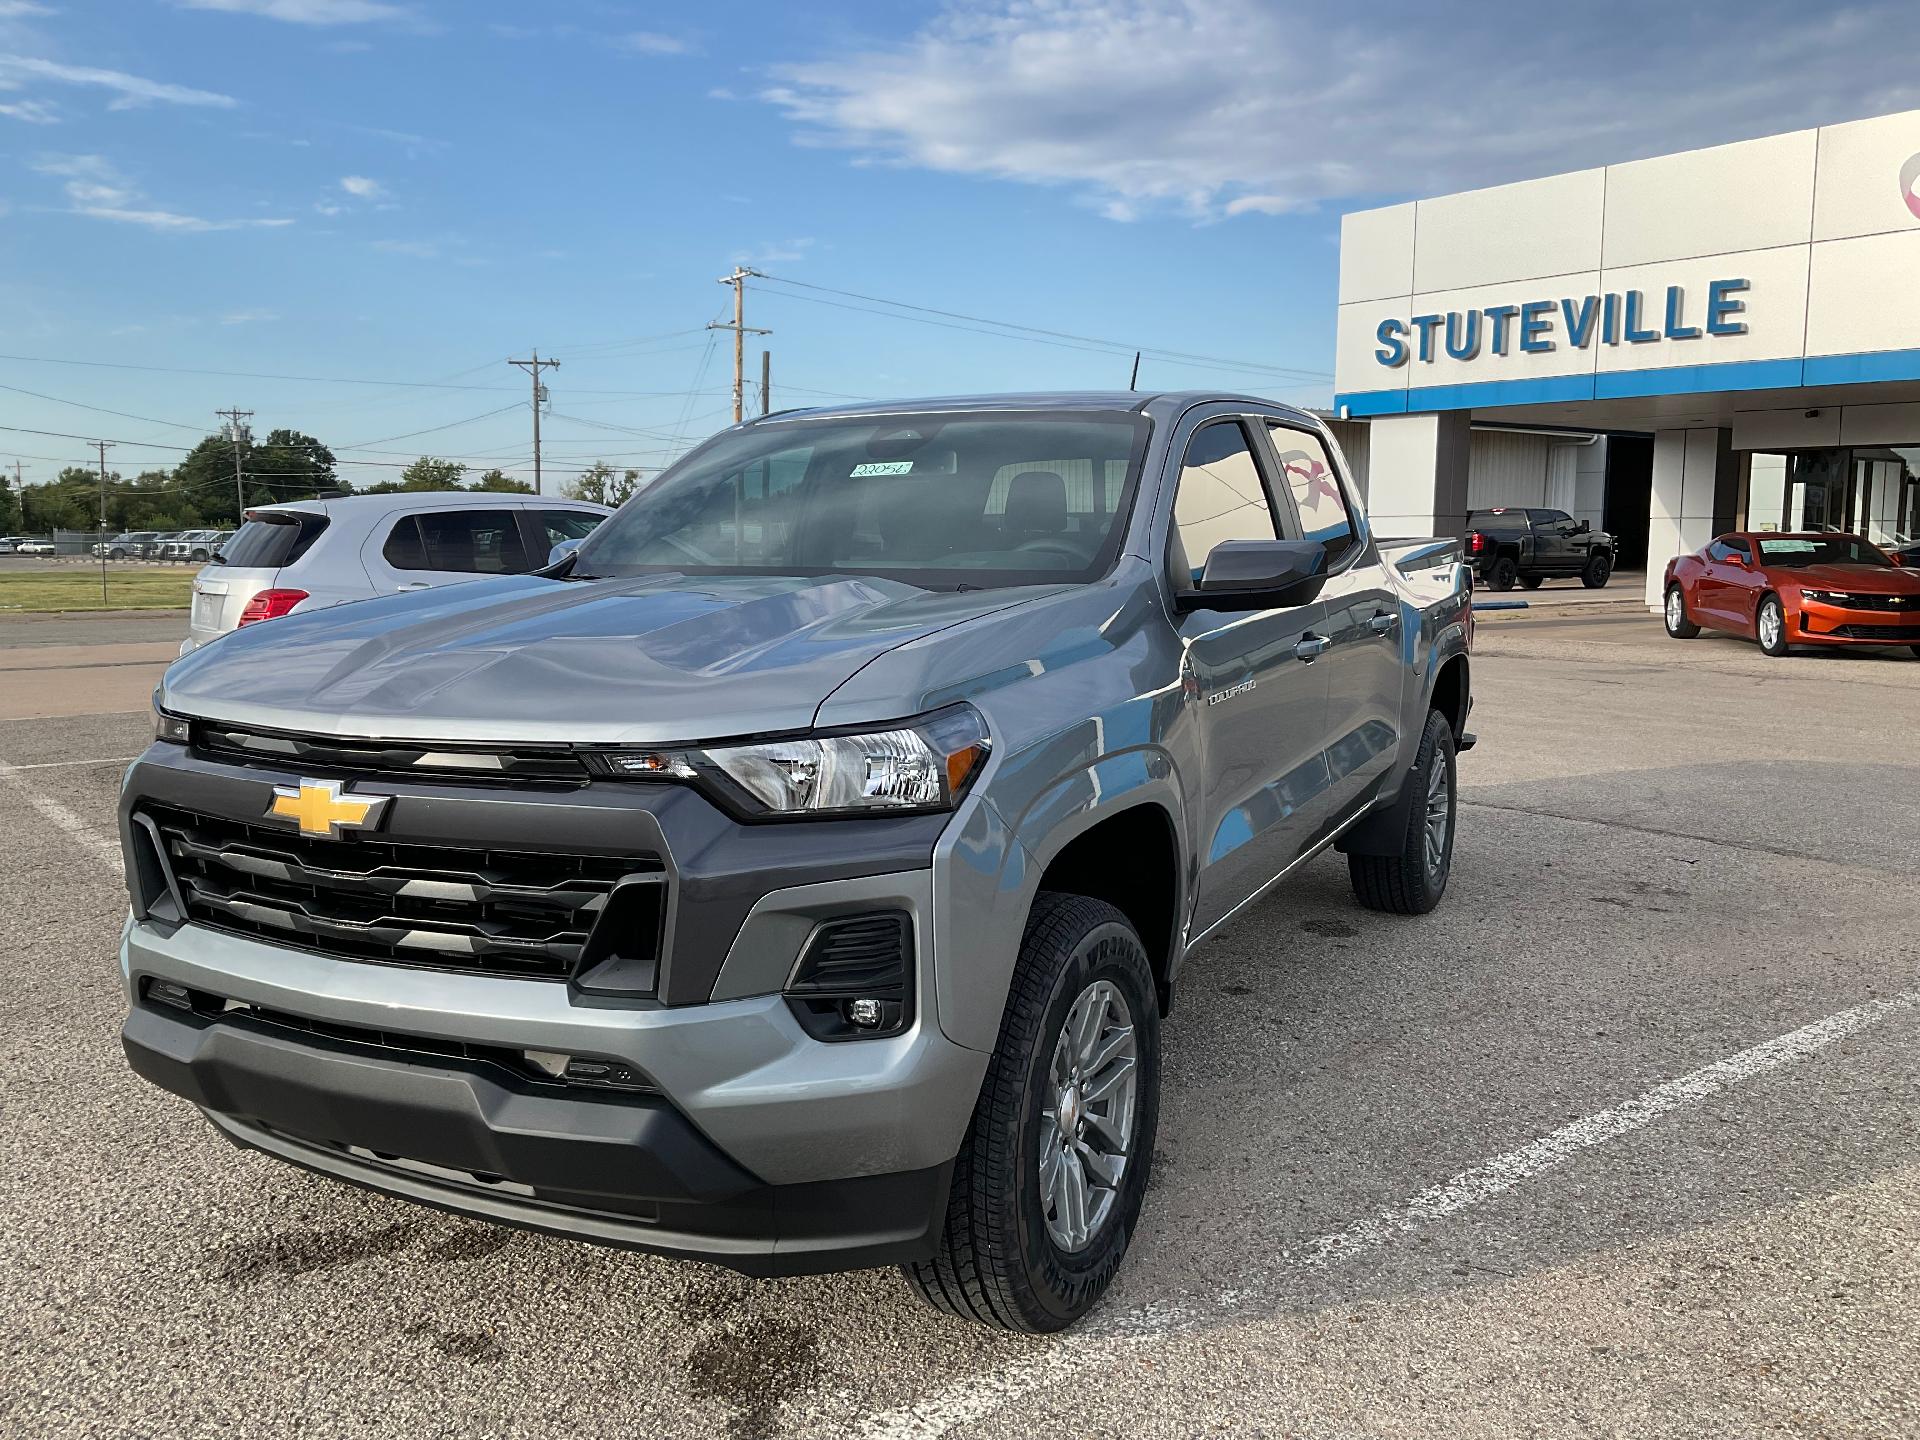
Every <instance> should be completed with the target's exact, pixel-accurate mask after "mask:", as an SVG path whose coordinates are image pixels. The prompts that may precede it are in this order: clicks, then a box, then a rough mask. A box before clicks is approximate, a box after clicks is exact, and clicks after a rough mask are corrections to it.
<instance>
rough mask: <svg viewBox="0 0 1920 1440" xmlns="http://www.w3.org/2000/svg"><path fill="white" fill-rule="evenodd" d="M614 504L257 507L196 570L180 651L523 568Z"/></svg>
mask: <svg viewBox="0 0 1920 1440" xmlns="http://www.w3.org/2000/svg"><path fill="white" fill-rule="evenodd" d="M612 513H613V512H612V511H611V510H609V509H608V508H607V507H606V506H604V505H595V504H593V503H592V502H591V501H586V500H562V499H544V498H542V497H540V496H537V495H515V494H458V493H453V492H437V491H421V492H418V493H408V494H400V495H355V496H350V497H347V498H345V499H338V500H297V501H291V502H289V503H287V504H284V505H262V506H258V507H256V508H255V509H252V510H249V511H247V514H246V523H245V524H244V525H242V526H241V527H240V529H239V530H238V531H236V532H235V533H234V535H233V537H232V538H231V539H230V540H228V541H227V542H226V543H225V544H223V545H222V546H221V547H220V550H219V553H218V554H217V555H215V556H214V557H213V559H212V561H211V563H210V564H208V565H207V567H206V568H205V569H204V570H202V571H201V572H200V573H199V574H198V575H196V576H195V577H194V581H193V609H192V611H191V613H190V616H189V619H188V628H187V639H186V643H185V644H184V645H182V646H181V647H180V653H181V654H182V655H185V654H188V653H190V652H191V651H194V650H197V649H198V648H199V647H200V646H202V645H205V644H206V643H207V642H208V641H210V640H217V639H219V638H220V637H221V636H222V635H224V634H226V633H227V632H228V631H229V630H237V629H239V628H240V627H241V626H243V625H252V624H254V623H255V622H256V621H260V620H277V619H279V618H280V617H281V616H283V615H288V614H291V613H293V612H294V611H296V610H298V611H299V612H301V613H302V614H305V613H306V612H308V611H311V610H319V609H322V608H324V607H325V606H328V605H338V604H341V603H342V602H343V601H347V600H366V599H370V598H371V597H373V596H375V595H399V594H404V593H406V592H408V591H412V590H426V589H430V588H432V587H433V586H435V585H451V584H455V583H458V582H459V581H463V580H474V579H478V578H479V577H481V576H483V575H523V574H525V573H526V572H527V571H529V570H536V569H538V568H540V567H541V566H543V565H545V564H546V563H547V562H548V560H549V558H550V557H551V555H552V553H553V550H554V547H555V546H557V545H559V544H561V543H562V542H564V541H577V540H580V539H583V538H584V537H585V536H587V535H589V534H591V533H592V531H593V527H594V526H596V525H598V524H599V523H600V522H601V521H602V520H604V519H605V518H606V517H607V516H608V515H610V514H612Z"/></svg>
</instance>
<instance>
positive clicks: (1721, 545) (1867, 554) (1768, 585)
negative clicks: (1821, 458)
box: [1666, 532, 1920, 655]
mask: <svg viewBox="0 0 1920 1440" xmlns="http://www.w3.org/2000/svg"><path fill="white" fill-rule="evenodd" d="M1666 618H1667V633H1668V634H1669V635H1671V636H1673V637H1674V639H1676V640H1691V639H1692V638H1693V637H1694V636H1696V635H1698V634H1699V633H1700V632H1701V630H1702V629H1708V630H1724V631H1726V632H1727V633H1728V634H1731V635H1742V636H1750V637H1751V638H1753V639H1755V640H1758V641H1759V642H1760V648H1761V649H1762V650H1764V651H1766V652H1767V654H1769V655H1784V654H1786V653H1787V650H1788V648H1789V647H1790V646H1793V645H1905V646H1908V647H1910V648H1911V649H1912V650H1913V653H1914V654H1915V655H1920V570H1915V569H1908V568H1906V567H1904V566H1901V565H1899V564H1897V563H1896V562H1895V561H1894V560H1893V559H1892V557H1890V556H1889V555H1888V554H1887V553H1886V552H1885V551H1884V550H1881V549H1880V548H1879V547H1878V546H1876V545H1872V544H1869V543H1868V542H1867V541H1865V540H1862V539H1861V538H1860V537H1859V536H1858V535H1836V534H1830V533H1824V532H1823V533H1816V534H1804V535H1775V534H1770V533H1753V532H1742V533H1737V534H1732V535H1722V536H1720V537H1719V538H1718V539H1716V540H1714V541H1713V542H1712V543H1711V544H1709V545H1708V546H1707V547H1706V548H1705V549H1703V550H1696V551H1695V552H1694V553H1693V554H1691V555H1681V556H1678V557H1676V558H1675V559H1672V560H1669V561H1668V562H1667V580H1666Z"/></svg>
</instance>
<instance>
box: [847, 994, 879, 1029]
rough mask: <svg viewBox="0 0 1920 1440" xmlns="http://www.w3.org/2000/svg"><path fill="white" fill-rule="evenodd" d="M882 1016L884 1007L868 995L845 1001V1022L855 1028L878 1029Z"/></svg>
mask: <svg viewBox="0 0 1920 1440" xmlns="http://www.w3.org/2000/svg"><path fill="white" fill-rule="evenodd" d="M884 1018H885V1011H884V1008H883V1007H882V1006H881V1004H880V1002H879V1001H878V1000H875V999H873V998H872V997H870V996H862V997H861V998H859V999H858V1000H849V1001H847V1023H848V1024H849V1025H852V1026H854V1027H855V1028H856V1029H860V1030H878V1029H879V1028H880V1022H881V1020H882V1019H884Z"/></svg>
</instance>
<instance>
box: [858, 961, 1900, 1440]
mask: <svg viewBox="0 0 1920 1440" xmlns="http://www.w3.org/2000/svg"><path fill="white" fill-rule="evenodd" d="M1916 1006H1920V991H1906V992H1903V993H1901V994H1898V995H1892V996H1889V997H1887V998H1885V999H1881V1000H1871V1001H1868V1002H1867V1003H1866V1004H1864V1005H1856V1006H1855V1007H1853V1008H1852V1009H1850V1010H1842V1011H1840V1012H1839V1013H1838V1014H1835V1015H1829V1016H1827V1017H1826V1018H1825V1019H1824V1020H1816V1021H1814V1022H1813V1023H1812V1024H1810V1025H1803V1026H1801V1027H1800V1028H1799V1029H1798V1030H1790V1031H1788V1032H1787V1033H1786V1034H1784V1035H1779V1036H1776V1037H1775V1038H1774V1039H1772V1040H1767V1041H1764V1042H1762V1043H1761V1044H1759V1045H1755V1046H1753V1047H1752V1048H1750V1049H1747V1050H1742V1051H1740V1052H1739V1053H1738V1054H1737V1055H1730V1056H1728V1057H1727V1058H1726V1059H1724V1060H1717V1061H1715V1062H1714V1063H1713V1064H1711V1065H1707V1066H1703V1067H1702V1068H1700V1069H1698V1070H1695V1071H1692V1072H1691V1073H1689V1074H1686V1075H1682V1076H1680V1077H1679V1078H1678V1079H1677V1080H1669V1081H1667V1082H1666V1083H1665V1084H1664V1085H1656V1086H1655V1087H1654V1088H1653V1089H1651V1090H1648V1091H1646V1092H1645V1093H1643V1094H1640V1095H1637V1096H1635V1097H1634V1098H1633V1099H1631V1100H1627V1101H1624V1102H1623V1103H1621V1104H1619V1105H1614V1106H1611V1107H1610V1108H1608V1109H1606V1110H1602V1111H1599V1112H1598V1113H1597V1114H1593V1115H1589V1116H1586V1117H1585V1118H1584V1119H1580V1120H1575V1121H1573V1122H1572V1123H1571V1124H1568V1125H1562V1126H1561V1127H1560V1128H1559V1129H1557V1130H1554V1131H1551V1132H1549V1133H1548V1134H1546V1135H1543V1136H1541V1137H1540V1138H1539V1139H1538V1140H1535V1141H1533V1142H1532V1143H1531V1144H1527V1145H1523V1146H1521V1147H1520V1148H1519V1149H1517V1150H1509V1151H1507V1152H1506V1153H1505V1154H1504V1155H1496V1156H1494V1157H1493V1158H1492V1159H1491V1160H1487V1161H1485V1162H1483V1163H1481V1164H1479V1165H1476V1166H1474V1167H1473V1168H1472V1169H1471V1170H1465V1171H1462V1172H1461V1173H1460V1174H1458V1175H1456V1176H1454V1177H1453V1178H1452V1179H1451V1180H1446V1181H1443V1182H1442V1183H1440V1184H1438V1185H1434V1186H1430V1187H1429V1188H1427V1189H1425V1190H1422V1191H1420V1192H1419V1193H1418V1194H1416V1195H1414V1196H1412V1197H1411V1198H1410V1199H1408V1200H1406V1201H1405V1202H1404V1203H1402V1204H1400V1205H1396V1206H1394V1207H1393V1208H1392V1209H1389V1210H1383V1211H1381V1212H1380V1213H1379V1214H1377V1215H1374V1216H1371V1217H1369V1218H1368V1219H1365V1220H1360V1221H1356V1222H1355V1223H1354V1224H1352V1225H1349V1226H1348V1227H1347V1228H1346V1229H1344V1230H1340V1231H1337V1232H1335V1233H1333V1234H1330V1235H1322V1236H1320V1237H1319V1238H1318V1239H1316V1240H1313V1241H1310V1242H1309V1243H1308V1244H1306V1245H1305V1246H1303V1247H1301V1248H1300V1249H1298V1250H1291V1251H1287V1252H1284V1253H1283V1254H1282V1256H1281V1260H1280V1267H1279V1268H1278V1269H1277V1270H1276V1271H1274V1272H1270V1273H1269V1274H1268V1275H1265V1276H1254V1277H1251V1278H1250V1279H1249V1281H1248V1283H1247V1284H1246V1285H1244V1286H1240V1287H1236V1288H1234V1289H1230V1290H1225V1291H1222V1292H1221V1293H1220V1294H1218V1295H1216V1296H1215V1297H1213V1299H1212V1300H1211V1301H1209V1302H1207V1303H1205V1304H1174V1305H1165V1306H1142V1307H1139V1308H1136V1309H1133V1310H1128V1311H1125V1312H1123V1313H1121V1314H1119V1315H1115V1316H1111V1317H1102V1318H1100V1319H1098V1320H1096V1321H1094V1322H1093V1323H1091V1324H1089V1325H1087V1326H1084V1327H1082V1328H1081V1329H1079V1330H1076V1331H1074V1332H1073V1333H1072V1334H1070V1335H1067V1336H1065V1337H1064V1338H1062V1339H1060V1340H1057V1341H1054V1342H1052V1344H1051V1346H1050V1348H1048V1349H1047V1350H1044V1351H1041V1352H1038V1353H1036V1354H1034V1355H1032V1356H1031V1357H1029V1358H1027V1359H1024V1360H1022V1361H1020V1362H1018V1363H1017V1364H1014V1365H1011V1366H1009V1367H1007V1368H1006V1369H1003V1370H1000V1371H998V1372H996V1373H992V1374H987V1375H977V1376H972V1377H969V1378H967V1379H965V1380H960V1381H956V1382H954V1383H953V1384H951V1385H948V1386H946V1387H945V1388H943V1389H941V1390H937V1391H935V1392H934V1393H933V1394H931V1395H928V1396H926V1397H925V1398H923V1399H921V1400H918V1401H916V1402H915V1403H913V1404H911V1405H902V1406H898V1407H896V1408H894V1409H890V1410H883V1411H879V1412H876V1413H875V1414H873V1415H870V1416H868V1417H867V1418H866V1420H865V1421H863V1422H862V1423H861V1424H860V1425H859V1426H858V1428H857V1429H855V1430H854V1431H853V1432H852V1433H853V1434H855V1435H858V1436H860V1437H862V1440H939V1437H941V1436H945V1435H947V1434H950V1433H951V1432H952V1431H953V1430H955V1429H957V1428H958V1427H959V1426H962V1425H966V1424H970V1423H972V1422H974V1421H976V1420H982V1419H985V1418H986V1417H987V1416H989V1415H992V1414H994V1413H995V1412H996V1411H998V1410H1000V1409H1002V1408H1004V1407H1005V1406H1007V1405H1010V1404H1012V1403H1013V1402H1014V1401H1016V1400H1018V1399H1020V1398H1021V1397H1022V1396H1025V1395H1030V1394H1032V1393H1033V1392H1034V1391H1036V1390H1040V1389H1043V1388H1045V1387H1046V1386H1047V1385H1048V1384H1049V1383H1050V1382H1051V1381H1053V1380H1054V1379H1055V1378H1056V1377H1063V1376H1065V1375H1066V1374H1068V1373H1069V1372H1074V1373H1085V1372H1084V1370H1083V1369H1082V1367H1083V1366H1089V1365H1103V1366H1104V1365H1105V1364H1107V1363H1109V1362H1110V1359H1111V1357H1110V1356H1109V1355H1106V1354H1104V1352H1105V1351H1107V1350H1109V1349H1110V1347H1111V1346H1112V1345H1113V1344H1114V1343H1115V1342H1126V1341H1154V1340H1161V1339H1166V1338H1169V1337H1171V1336H1174V1335H1177V1334H1179V1333H1180V1332H1182V1331H1185V1330H1188V1329H1192V1328H1197V1327H1198V1326H1199V1325H1200V1324H1202V1323H1206V1324H1212V1323H1216V1322H1218V1321H1219V1320H1220V1319H1221V1318H1222V1315H1223V1312H1228V1313H1230V1312H1232V1311H1235V1310H1251V1309H1252V1308H1253V1307H1254V1306H1255V1305H1257V1304H1258V1302H1259V1301H1260V1300H1262V1299H1263V1298H1264V1297H1265V1296H1266V1295H1267V1294H1268V1293H1270V1292H1272V1291H1273V1290H1275V1289H1277V1288H1278V1286H1279V1284H1280V1283H1282V1276H1283V1274H1284V1271H1285V1270H1286V1269H1287V1268H1290V1267H1320V1266H1325V1265H1328V1264H1331V1263H1333V1262H1334V1261H1337V1260H1343V1259H1347V1258H1349V1257H1352V1256H1358V1255H1364V1254H1367V1253H1369V1252H1371V1251H1374V1250H1378V1249H1380V1248H1381V1247H1382V1246H1385V1245H1387V1244H1390V1243H1391V1242H1392V1241H1393V1240H1394V1239H1395V1238H1397V1237H1398V1236H1400V1235H1403V1234H1406V1233H1407V1232H1409V1231H1412V1230H1415V1229H1417V1228H1419V1227H1420V1226H1422V1225H1427V1224H1431V1223H1433V1222H1435V1221H1438V1220H1441V1219H1444V1218H1445V1217H1447V1216H1449V1215H1454V1214H1458V1213H1459V1212H1460V1211H1463V1210H1468V1209H1471V1208H1473V1207H1474V1206H1476V1205H1481V1204H1484V1203H1486V1202H1487V1201H1489V1200H1493V1199H1497V1198H1498V1197H1499V1196H1501V1195H1504V1194H1505V1193H1507V1192H1508V1191H1509V1190H1512V1189H1513V1188H1514V1187H1516V1186H1518V1185H1520V1184H1522V1183H1523V1182H1525V1181H1527V1180H1530V1179H1532V1178H1534V1177H1535V1176H1537V1175H1540V1174H1543V1173H1545V1172H1546V1171H1548V1170H1551V1169H1553V1168H1554V1167H1556V1166H1558V1165H1560V1164H1562V1163H1563V1162H1565V1161H1567V1160H1569V1159H1571V1158H1572V1157H1574V1156H1575V1155H1577V1154H1578V1153H1579V1152H1580V1151H1582V1150H1585V1149H1588V1148H1590V1147H1592V1146H1595V1145H1600V1144H1604V1143H1605V1142H1606V1141H1609V1140H1614V1139H1618V1138H1619V1137H1620V1136H1622V1135H1626V1134H1629V1133H1631V1132H1632V1131H1635V1130H1639V1129H1642V1128H1644V1127H1645V1126H1647V1125H1650V1124H1652V1123H1653V1122H1654V1121H1655V1120H1657V1119H1659V1118H1660V1117H1661V1116H1663V1115H1668V1114H1671V1113H1673V1112H1674V1111H1676V1110H1680V1109H1682V1108H1684V1107H1686V1106H1689V1105H1697V1104H1699V1103H1700V1102H1701V1101H1703V1100H1708V1099H1711V1098H1712V1097H1713V1096H1715V1095H1718V1094H1720V1093H1721V1092H1723V1091H1725V1090H1729V1089H1731V1088H1732V1087H1733V1086H1735V1085H1738V1084H1739V1083H1740V1082H1741V1081H1743V1080H1750V1079H1752V1078H1753V1077H1754V1076H1756V1075H1764V1074H1767V1073H1768V1072H1770V1071H1774V1070H1778V1069H1780V1068H1782V1067H1783V1066H1786V1065H1791V1064H1793V1063H1794V1062H1795V1061H1798V1060H1804V1059H1805V1058H1807V1057H1808V1056H1810V1055H1813V1054H1815V1053H1817V1052H1819V1051H1821V1050H1824V1049H1826V1048H1827V1047H1828V1046H1830V1045H1832V1044H1834V1043H1835V1042H1836V1041H1839V1040H1842V1039H1844V1038H1845V1037H1847V1036H1848V1035H1852V1034H1855V1033H1856V1032H1858V1031H1861V1030H1864V1029H1866V1028H1867V1027H1868V1026H1870V1025H1875V1024H1877V1023H1879V1022H1880V1021H1882V1020H1885V1019H1888V1018H1889V1017H1891V1016H1894V1015H1896V1014H1900V1013H1904V1012H1906V1011H1910V1010H1913V1009H1914V1008H1915V1007H1916Z"/></svg>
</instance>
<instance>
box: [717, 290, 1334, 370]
mask: <svg viewBox="0 0 1920 1440" xmlns="http://www.w3.org/2000/svg"><path fill="white" fill-rule="evenodd" d="M755 273H756V274H757V277H758V278H759V279H762V280H771V281H773V282H774V283H775V284H778V285H791V286H795V287H797V288H799V289H802V290H814V291H818V292H820V293H821V294H825V295H840V296H844V297H846V298H847V299H849V300H864V301H866V302H867V303H868V304H870V305H885V306H888V307H890V308H891V309H895V310H911V311H915V312H917V313H918V314H921V315H937V316H940V317H942V318H944V319H947V320H964V321H967V322H969V323H971V324H974V325H990V326H993V327H995V329H997V330H1012V331H1017V332H1019V333H1020V334H1023V335H1028V336H1032V337H1035V338H1044V339H1047V340H1050V341H1073V342H1076V343H1077V344H1079V345H1092V346H1098V347H1099V348H1100V349H1102V350H1105V351H1111V352H1117V353H1120V354H1130V353H1132V352H1133V351H1135V350H1139V351H1141V352H1142V353H1143V354H1146V355H1149V356H1153V357H1156V358H1160V359H1167V360H1186V361H1195V362H1200V363H1204V364H1209V365H1215V366H1218V367H1220V368H1222V369H1227V370H1248V371H1261V372H1264V373H1267V374H1273V375H1283V376H1288V377H1291V378H1294V379H1299V380H1329V379H1331V378H1332V376H1330V375H1329V374H1327V373H1326V372H1325V371H1322V370H1300V369H1295V368H1294V367H1292V366H1287V365H1268V364H1265V363H1262V362H1260V361H1254V360H1230V359H1227V358H1225V357H1223V356H1219V355H1201V354H1196V353H1195V352H1193V351H1188V350H1166V349H1159V348H1156V347H1154V346H1140V345H1135V344H1132V343H1123V342H1121V341H1118V340H1102V339H1099V338H1098V337H1096V336H1092V335H1076V334H1073V333H1072V332H1071V331H1066V330H1048V329H1044V328H1042V327H1040V326H1037V325H1022V324H1019V323H1017V322H1015V321H1011V320H993V319H989V318H987V317H986V316H982V315H967V314H963V313H962V312H960V311H957V310H940V309H936V308H934V307H933V306H931V305H914V304H911V303H909V302H908V301H905V300H886V299H882V298H881V297H880V296H877V295H862V294H860V293H859V292H858V291H854V290H836V289H834V288H833V287H832V286H830V285H813V284H809V283H808V282H807V281H805V280H789V279H787V278H786V277H785V276H781V275H767V274H762V273H759V272H755ZM788 298H789V299H793V300H798V299H801V298H803V297H801V296H798V295H792V296H789V297H788ZM846 308H849V309H851V308H853V307H851V306H849V307H846ZM867 313H869V314H874V313H881V312H874V311H869V312H867ZM900 318H906V317H904V316H903V317H900Z"/></svg>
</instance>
